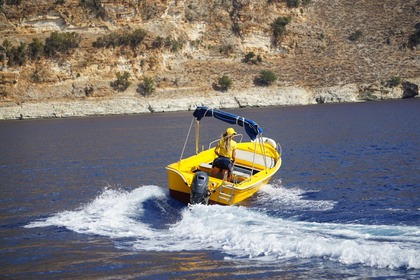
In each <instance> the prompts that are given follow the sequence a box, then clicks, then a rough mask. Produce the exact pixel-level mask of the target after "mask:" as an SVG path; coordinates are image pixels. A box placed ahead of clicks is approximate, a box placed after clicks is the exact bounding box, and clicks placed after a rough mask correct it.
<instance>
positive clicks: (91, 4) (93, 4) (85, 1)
mask: <svg viewBox="0 0 420 280" xmlns="http://www.w3.org/2000/svg"><path fill="white" fill-rule="evenodd" d="M79 4H80V6H81V7H82V8H84V9H89V10H90V11H91V12H92V13H93V14H94V15H96V16H97V17H100V18H102V19H104V18H105V10H104V8H103V7H102V5H101V0H80V2H79Z"/></svg>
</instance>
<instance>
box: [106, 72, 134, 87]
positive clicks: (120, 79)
mask: <svg viewBox="0 0 420 280" xmlns="http://www.w3.org/2000/svg"><path fill="white" fill-rule="evenodd" d="M115 75H116V76H117V80H116V81H114V82H112V83H111V86H112V87H113V88H114V89H115V90H117V91H125V90H126V89H127V88H128V87H129V86H130V85H131V82H129V81H128V78H130V73H128V72H127V71H125V72H124V73H123V74H121V73H120V72H117V73H115Z"/></svg>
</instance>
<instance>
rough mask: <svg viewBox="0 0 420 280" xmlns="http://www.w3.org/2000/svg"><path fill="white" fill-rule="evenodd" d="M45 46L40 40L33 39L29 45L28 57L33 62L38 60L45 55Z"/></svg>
mask: <svg viewBox="0 0 420 280" xmlns="http://www.w3.org/2000/svg"><path fill="white" fill-rule="evenodd" d="M44 49H45V45H44V43H42V42H41V40H39V39H38V38H34V39H32V43H30V44H29V45H28V56H29V58H30V59H32V60H38V59H40V58H41V57H42V56H43V55H44Z"/></svg>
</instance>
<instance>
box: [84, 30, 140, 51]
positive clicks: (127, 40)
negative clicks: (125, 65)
mask: <svg viewBox="0 0 420 280" xmlns="http://www.w3.org/2000/svg"><path fill="white" fill-rule="evenodd" d="M146 35H147V34H146V31H144V30H143V29H141V28H138V29H136V30H134V31H133V32H127V31H125V32H123V33H117V32H112V33H111V34H108V35H105V36H101V37H99V38H98V39H96V41H95V42H93V44H92V46H94V47H96V48H113V47H120V46H130V47H131V48H135V47H137V46H138V45H139V44H140V43H141V42H143V40H144V38H145V37H146Z"/></svg>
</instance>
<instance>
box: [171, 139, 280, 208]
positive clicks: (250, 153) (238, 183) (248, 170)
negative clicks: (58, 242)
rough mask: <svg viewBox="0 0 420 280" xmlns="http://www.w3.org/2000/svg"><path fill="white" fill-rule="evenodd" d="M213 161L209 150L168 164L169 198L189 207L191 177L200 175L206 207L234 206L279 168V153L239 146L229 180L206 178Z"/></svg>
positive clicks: (248, 144)
mask: <svg viewBox="0 0 420 280" xmlns="http://www.w3.org/2000/svg"><path fill="white" fill-rule="evenodd" d="M263 155H265V157H264V156H263ZM214 157H215V154H214V148H213V149H209V150H205V151H202V152H200V153H198V154H197V155H194V156H191V157H188V158H185V159H182V160H180V161H178V162H175V163H172V164H169V165H168V166H167V167H166V172H167V177H168V187H169V193H170V196H171V197H173V198H175V199H177V200H180V201H182V202H184V203H189V201H190V193H191V184H192V181H193V178H194V174H195V173H196V172H197V171H204V172H206V173H207V174H209V184H208V189H209V190H210V197H209V204H222V205H234V204H238V203H240V202H242V201H244V200H245V199H247V198H249V197H250V196H252V195H253V194H254V193H255V192H257V191H258V190H259V189H260V188H261V187H262V186H264V185H266V184H267V183H268V182H269V180H270V179H271V177H272V176H273V175H274V174H275V173H276V172H277V171H278V169H279V168H280V165H281V158H280V155H279V153H278V152H277V150H276V149H275V148H274V147H272V146H271V145H270V144H268V143H264V144H263V145H256V144H255V143H254V142H244V143H239V144H238V147H237V156H236V163H235V171H234V172H233V178H231V180H229V181H223V180H222V179H221V178H216V177H211V176H210V169H211V162H212V161H213V160H214Z"/></svg>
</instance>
